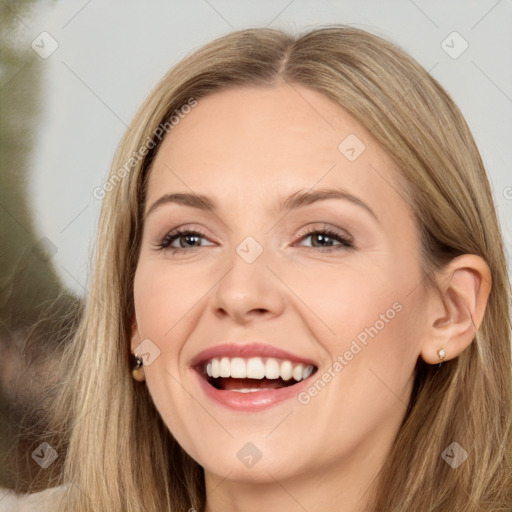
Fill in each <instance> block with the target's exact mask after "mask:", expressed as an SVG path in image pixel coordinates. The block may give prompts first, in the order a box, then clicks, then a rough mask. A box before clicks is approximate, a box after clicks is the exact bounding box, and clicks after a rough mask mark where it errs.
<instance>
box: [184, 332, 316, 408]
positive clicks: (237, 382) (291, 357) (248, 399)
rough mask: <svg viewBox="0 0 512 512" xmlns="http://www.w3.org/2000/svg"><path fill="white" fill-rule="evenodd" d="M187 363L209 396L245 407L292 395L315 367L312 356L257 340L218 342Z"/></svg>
mask: <svg viewBox="0 0 512 512" xmlns="http://www.w3.org/2000/svg"><path fill="white" fill-rule="evenodd" d="M190 366H191V367H192V368H193V369H194V370H195V371H196V373H197V374H198V375H199V376H200V378H201V380H202V387H203V389H204V390H205V391H206V393H207V395H208V396H210V397H211V398H214V399H216V400H217V401H220V402H221V403H223V404H224V405H228V406H231V407H234V408H237V409H246V410H250V409H257V408H259V407H265V406H268V405H272V404H273V403H277V402H279V401H282V400H283V399H284V398H287V397H289V396H292V395H293V394H294V390H292V389H291V388H293V387H295V386H297V385H298V384H299V383H302V382H303V381H304V380H306V379H308V378H309V377H310V376H311V375H312V374H313V373H315V372H316V370H317V366H316V365H315V363H314V361H312V360H311V359H308V358H304V357H301V356H298V355H296V354H293V353H291V352H288V351H285V350H282V349H278V348H276V347H274V346H272V345H267V344H262V343H257V342H255V343H249V344H244V345H240V344H238V345H237V344H223V345H217V346H215V347H212V348H209V349H207V350H204V351H202V352H201V353H199V354H197V356H195V357H194V358H193V360H192V361H191V363H190ZM285 388H286V391H285Z"/></svg>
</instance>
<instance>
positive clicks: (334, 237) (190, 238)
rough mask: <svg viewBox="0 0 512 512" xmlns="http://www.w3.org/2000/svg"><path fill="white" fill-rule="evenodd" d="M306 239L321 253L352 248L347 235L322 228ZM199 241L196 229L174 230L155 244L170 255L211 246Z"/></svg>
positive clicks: (352, 244)
mask: <svg viewBox="0 0 512 512" xmlns="http://www.w3.org/2000/svg"><path fill="white" fill-rule="evenodd" d="M307 238H311V239H312V240H315V239H316V241H317V243H319V244H320V245H314V244H313V245H311V246H310V248H311V249H315V248H317V249H320V251H323V252H330V251H333V250H342V249H347V248H349V247H354V243H353V239H352V238H351V237H350V236H348V235H342V234H340V233H337V232H336V231H334V230H332V229H329V228H324V229H316V230H310V231H308V232H307V233H305V234H303V235H302V236H301V238H300V240H305V239H307ZM201 239H206V235H205V233H203V232H202V231H199V230H197V229H175V230H174V231H171V232H170V233H168V234H166V235H165V236H164V237H163V238H162V239H161V240H160V241H159V242H158V243H157V244H156V249H157V250H166V251H171V252H172V253H175V252H181V251H187V249H188V250H190V249H194V248H197V247H202V246H203V245H212V244H201ZM176 241H179V242H178V243H179V246H178V247H176V246H174V245H172V244H174V242H176ZM333 241H337V242H338V244H337V245H333ZM181 242H183V244H182V243H181ZM187 244H189V245H188V246H187Z"/></svg>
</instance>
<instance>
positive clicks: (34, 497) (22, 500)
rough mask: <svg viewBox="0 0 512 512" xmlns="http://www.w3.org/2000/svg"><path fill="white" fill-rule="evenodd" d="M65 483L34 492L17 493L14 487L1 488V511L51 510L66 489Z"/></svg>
mask: <svg viewBox="0 0 512 512" xmlns="http://www.w3.org/2000/svg"><path fill="white" fill-rule="evenodd" d="M65 488H66V487H65V486H64V485H59V486H58V487H50V488H49V489H45V490H44V491H40V492H36V493H33V494H16V493H15V492H14V491H13V490H12V489H5V488H0V512H32V511H33V510H36V509H35V508H34V507H35V506H37V510H38V511H39V512H51V511H53V510H54V508H55V504H56V503H58V501H59V500H60V498H61V497H62V494H63V492H64V490H65Z"/></svg>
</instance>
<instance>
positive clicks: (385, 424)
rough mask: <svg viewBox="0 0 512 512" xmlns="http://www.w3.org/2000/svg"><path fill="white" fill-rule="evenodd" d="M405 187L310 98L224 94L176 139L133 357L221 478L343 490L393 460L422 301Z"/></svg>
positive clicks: (158, 179) (169, 150)
mask: <svg viewBox="0 0 512 512" xmlns="http://www.w3.org/2000/svg"><path fill="white" fill-rule="evenodd" d="M394 171H395V168H394V164H393V162H392V161H391V159H390V158H389V157H388V156H387V155H386V154H385V153H384V152H383V150H382V149H381V148H380V147H379V146H378V145H377V143H376V142H375V141H374V140H373V138H372V137H371V135H370V133H369V132H368V131H366V130H365V129H364V128H363V127H362V126H361V125H360V124H359V123H358V122H356V121H355V120H354V119H353V118H351V117H350V116H349V115H348V114H347V113H346V112H345V111H344V110H342V109H340V108H339V107H337V106H336V105H335V104H334V103H332V102H331V101H330V100H329V99H327V98H326V97H324V96H323V95H321V94H319V93H317V92H314V91H312V90H310V89H308V88H305V87H302V86H297V85H294V86H293V88H292V87H290V86H289V85H287V84H285V85H279V86H274V87H272V88H258V87H254V88H253V87H251V88H236V89H232V90H226V91H221V92H217V93H214V94H212V95H210V96H207V97H206V98H203V99H200V100H199V101H198V104H197V106H195V107H194V108H193V109H191V111H190V113H188V114H186V115H184V116H183V118H182V119H180V122H179V123H178V124H177V125H176V126H174V128H173V129H172V131H170V132H169V135H168V136H167V137H166V138H165V139H164V141H163V143H162V146H161V148H160V149H159V152H158V154H157V157H156V159H155V161H154V165H153V169H152V171H151V175H150V178H149V183H148V191H147V202H146V205H145V214H146V216H145V219H144V229H143V238H142V247H141V252H140V259H139V262H138V267H137V271H136V275H135V285H134V294H135V311H136V325H135V328H134V331H133V338H132V351H134V352H137V353H139V354H141V353H145V354H146V356H144V357H145V366H144V372H145V378H146V382H147V386H148V388H149V391H150V393H151V396H152V398H153V400H154V403H155V405H156V407H157V409H158V411H159V412H160V414H161V416H162V418H163V420H164V422H165V423H166V424H167V426H168V428H169V429H170V431H171V432H172V434H173V435H174V437H175V438H176V439H177V441H178V442H179V443H180V445H181V446H182V447H183V448H184V449H185V450H186V451H187V452H188V453H189V454H190V455H191V456H192V457H193V458H194V459H195V460H196V461H198V462H199V463H200V464H201V465H202V466H203V467H204V468H205V471H206V473H207V475H218V477H219V479H220V478H224V477H226V476H227V475H228V479H229V480H238V481H252V482H256V481H258V482H270V481H274V480H278V481H280V482H284V481H285V480H286V479H289V478H294V477H296V478H300V476H301V475H311V474H313V473H315V472H321V473H322V472H323V473H324V474H325V473H326V472H328V471H330V470H331V469H332V470H333V472H334V473H333V474H336V475H338V478H339V477H341V475H342V474H343V472H346V473H348V472H349V471H350V472H351V474H355V473H353V472H354V471H355V472H356V473H357V472H358V471H359V472H364V471H366V472H367V471H368V468H373V469H372V471H376V468H377V467H378V466H379V465H380V464H381V463H382V461H383V460H384V457H385V455H386V453H387V451H388V449H389V448H390V445H391V443H392V440H393V438H394V436H395V435H396V433H397V431H398V428H399V426H400V423H401V421H402V419H403V417H404V414H405V410H406V405H407V403H408V400H409V396H410V393H411V389H412V384H413V372H414V367H415V364H416V361H417V359H418V356H419V353H420V338H421V329H422V328H423V327H424V326H422V325H421V321H420V318H421V311H422V303H423V301H424V300H425V293H426V292H425V290H424V288H423V286H421V281H422V278H421V273H420V266H419V251H418V238H417V232H416V228H415V225H414V222H413V217H412V214H411V211H410V207H409V206H408V204H407V203H406V202H405V201H404V200H403V198H402V197H401V195H400V189H399V187H398V185H397V184H396V183H395V181H394V178H393V174H394ZM328 190H330V191H331V192H328ZM174 194H179V196H175V199H174V200H172V198H171V197H170V196H172V195H174ZM199 195H200V196H205V198H207V200H204V201H203V202H201V201H198V199H197V196H199ZM166 197H167V199H165V198H166ZM162 198H164V199H162ZM194 198H195V199H194ZM177 229H180V230H182V231H183V232H184V233H182V234H181V236H174V235H175V230H177ZM326 230H327V232H326ZM188 231H192V233H188V234H187V232H188ZM197 233H200V234H197ZM159 245H162V247H159ZM165 245H167V247H165ZM141 343H142V345H141ZM208 372H209V373H212V377H208V375H207V374H208ZM311 372H313V373H311ZM219 375H220V376H219ZM308 375H309V376H308ZM244 376H245V378H244Z"/></svg>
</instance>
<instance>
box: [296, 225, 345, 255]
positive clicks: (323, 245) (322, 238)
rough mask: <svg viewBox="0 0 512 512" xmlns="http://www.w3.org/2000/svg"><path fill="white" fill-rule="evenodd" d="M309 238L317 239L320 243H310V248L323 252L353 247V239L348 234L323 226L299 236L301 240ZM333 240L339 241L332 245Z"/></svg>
mask: <svg viewBox="0 0 512 512" xmlns="http://www.w3.org/2000/svg"><path fill="white" fill-rule="evenodd" d="M307 238H311V240H315V239H316V241H317V243H319V244H320V245H316V246H315V245H311V246H310V247H311V248H319V249H320V250H321V251H323V252H330V251H333V250H334V251H337V250H343V249H347V248H349V247H354V240H353V239H352V237H350V236H349V235H342V234H340V233H337V232H336V231H334V230H332V229H329V228H324V229H316V230H311V231H308V232H307V233H305V234H304V235H302V236H301V238H300V239H301V240H305V239H307ZM333 241H337V242H339V243H338V244H337V245H332V242H333Z"/></svg>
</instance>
